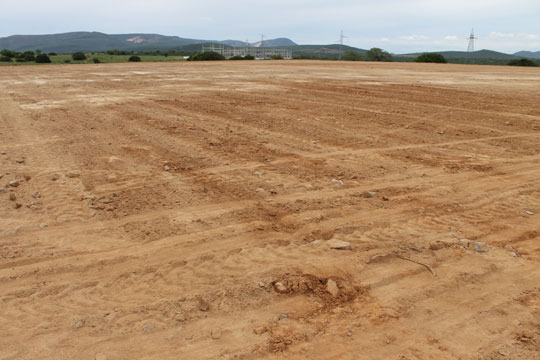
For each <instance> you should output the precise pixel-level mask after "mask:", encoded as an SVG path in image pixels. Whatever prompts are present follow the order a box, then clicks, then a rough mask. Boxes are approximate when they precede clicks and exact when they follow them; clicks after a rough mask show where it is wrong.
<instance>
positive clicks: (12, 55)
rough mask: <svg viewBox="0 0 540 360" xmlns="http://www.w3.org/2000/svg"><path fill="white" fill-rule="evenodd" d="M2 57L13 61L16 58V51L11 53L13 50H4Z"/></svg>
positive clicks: (1, 52)
mask: <svg viewBox="0 0 540 360" xmlns="http://www.w3.org/2000/svg"><path fill="white" fill-rule="evenodd" d="M0 55H2V56H5V57H8V58H10V59H12V58H14V57H15V55H16V53H15V51H11V50H8V49H4V50H2V51H0Z"/></svg>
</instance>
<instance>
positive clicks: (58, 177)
mask: <svg viewBox="0 0 540 360" xmlns="http://www.w3.org/2000/svg"><path fill="white" fill-rule="evenodd" d="M49 179H51V180H52V181H56V180H58V179H60V175H58V174H52V175H50V176H49Z"/></svg>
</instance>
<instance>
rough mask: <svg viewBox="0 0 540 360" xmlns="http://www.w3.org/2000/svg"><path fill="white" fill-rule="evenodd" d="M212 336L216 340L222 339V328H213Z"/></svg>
mask: <svg viewBox="0 0 540 360" xmlns="http://www.w3.org/2000/svg"><path fill="white" fill-rule="evenodd" d="M210 336H211V337H212V339H214V340H217V339H221V329H220V328H214V329H212V332H211V333H210Z"/></svg>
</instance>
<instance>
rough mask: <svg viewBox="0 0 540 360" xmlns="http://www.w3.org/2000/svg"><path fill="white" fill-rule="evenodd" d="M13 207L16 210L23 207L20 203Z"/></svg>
mask: <svg viewBox="0 0 540 360" xmlns="http://www.w3.org/2000/svg"><path fill="white" fill-rule="evenodd" d="M13 207H14V208H15V209H20V208H21V207H22V204H20V203H15V205H13Z"/></svg>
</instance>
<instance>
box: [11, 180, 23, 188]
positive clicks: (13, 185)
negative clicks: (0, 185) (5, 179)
mask: <svg viewBox="0 0 540 360" xmlns="http://www.w3.org/2000/svg"><path fill="white" fill-rule="evenodd" d="M19 185H21V183H20V182H19V180H13V181H10V182H9V186H11V187H17V186H19Z"/></svg>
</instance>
